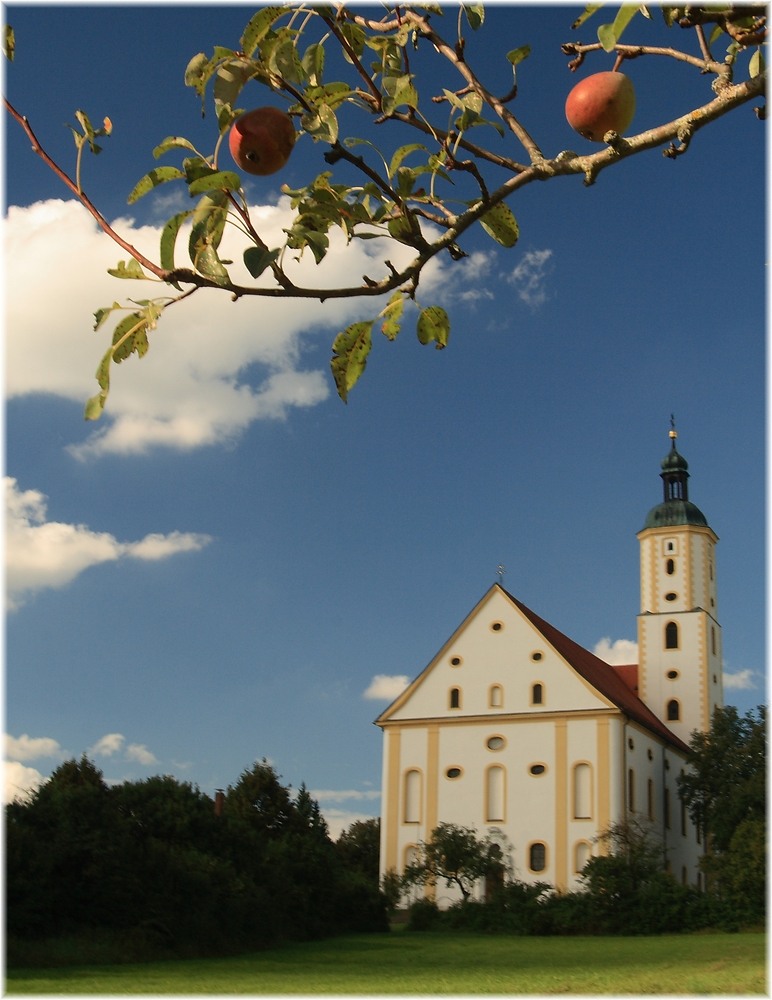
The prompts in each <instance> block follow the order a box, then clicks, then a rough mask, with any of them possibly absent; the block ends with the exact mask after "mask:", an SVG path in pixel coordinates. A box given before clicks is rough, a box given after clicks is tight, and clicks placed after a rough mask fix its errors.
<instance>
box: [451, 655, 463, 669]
mask: <svg viewBox="0 0 772 1000" xmlns="http://www.w3.org/2000/svg"><path fill="white" fill-rule="evenodd" d="M450 665H451V667H460V666H461V657H460V656H452V657H451V659H450Z"/></svg>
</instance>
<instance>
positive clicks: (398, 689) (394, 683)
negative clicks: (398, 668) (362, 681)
mask: <svg viewBox="0 0 772 1000" xmlns="http://www.w3.org/2000/svg"><path fill="white" fill-rule="evenodd" d="M409 683H410V678H409V677H407V676H406V675H405V674H396V675H394V676H389V675H388V674H376V675H375V677H373V679H372V680H371V681H370V686H369V687H368V688H367V690H366V691H365V692H364V693H363V695H362V697H363V698H367V699H368V700H370V701H394V699H395V698H397V697H398V696H399V695H401V694H402V692H403V691H404V690H405V688H406V687H407V686H408V684H409Z"/></svg>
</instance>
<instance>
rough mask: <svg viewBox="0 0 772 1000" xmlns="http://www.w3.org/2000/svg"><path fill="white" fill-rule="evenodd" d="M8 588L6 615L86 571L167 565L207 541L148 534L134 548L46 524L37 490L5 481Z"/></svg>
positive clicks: (76, 527)
mask: <svg viewBox="0 0 772 1000" xmlns="http://www.w3.org/2000/svg"><path fill="white" fill-rule="evenodd" d="M5 494H6V537H5V555H6V588H7V601H8V607H9V608H10V609H12V610H13V609H15V608H18V607H19V606H20V605H21V604H22V603H23V601H24V600H25V599H26V598H27V597H29V596H30V595H31V594H32V593H34V592H35V591H38V590H42V589H44V588H49V587H53V588H60V587H65V586H66V585H67V584H68V583H70V582H71V581H72V580H74V579H75V578H76V577H77V576H78V575H79V574H80V573H82V572H83V571H84V570H86V569H88V568H89V567H90V566H97V565H99V564H100V563H104V562H111V561H115V560H116V559H120V558H123V557H125V558H134V559H142V560H145V561H148V560H158V559H166V558H168V557H169V556H172V555H176V554H177V553H179V552H191V551H197V550H199V549H202V548H203V547H204V546H205V545H207V544H208V543H209V542H210V541H211V538H210V537H209V536H208V535H201V534H191V533H186V532H180V531H174V532H172V533H171V534H169V535H158V534H151V535H147V536H146V537H145V538H143V539H140V540H139V541H136V542H119V541H118V539H117V538H115V537H114V536H113V535H110V534H108V533H107V532H99V531H92V530H91V529H90V528H88V527H86V525H83V524H65V523H62V522H59V521H47V520H46V517H47V504H46V497H45V496H44V494H42V493H40V492H39V491H38V490H21V489H20V488H19V485H18V483H17V481H16V480H15V479H12V478H10V477H5Z"/></svg>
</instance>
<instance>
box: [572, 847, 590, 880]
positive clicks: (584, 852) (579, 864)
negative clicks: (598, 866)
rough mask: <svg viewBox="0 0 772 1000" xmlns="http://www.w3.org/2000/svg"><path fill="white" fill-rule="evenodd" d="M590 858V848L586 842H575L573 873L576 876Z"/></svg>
mask: <svg viewBox="0 0 772 1000" xmlns="http://www.w3.org/2000/svg"><path fill="white" fill-rule="evenodd" d="M591 857H592V847H591V845H590V844H589V843H588V842H587V841H586V840H580V841H578V842H577V844H576V847H575V848H574V871H575V872H576V873H577V874H578V873H579V872H580V871H581V870H582V869H583V868H584V866H585V865H586V864H587V862H588V861H589V860H590V858H591Z"/></svg>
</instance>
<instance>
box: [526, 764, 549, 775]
mask: <svg viewBox="0 0 772 1000" xmlns="http://www.w3.org/2000/svg"><path fill="white" fill-rule="evenodd" d="M546 770H547V768H546V767H545V766H544V764H531V766H530V768H529V771H530V772H531V774H544V772H545V771H546Z"/></svg>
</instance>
